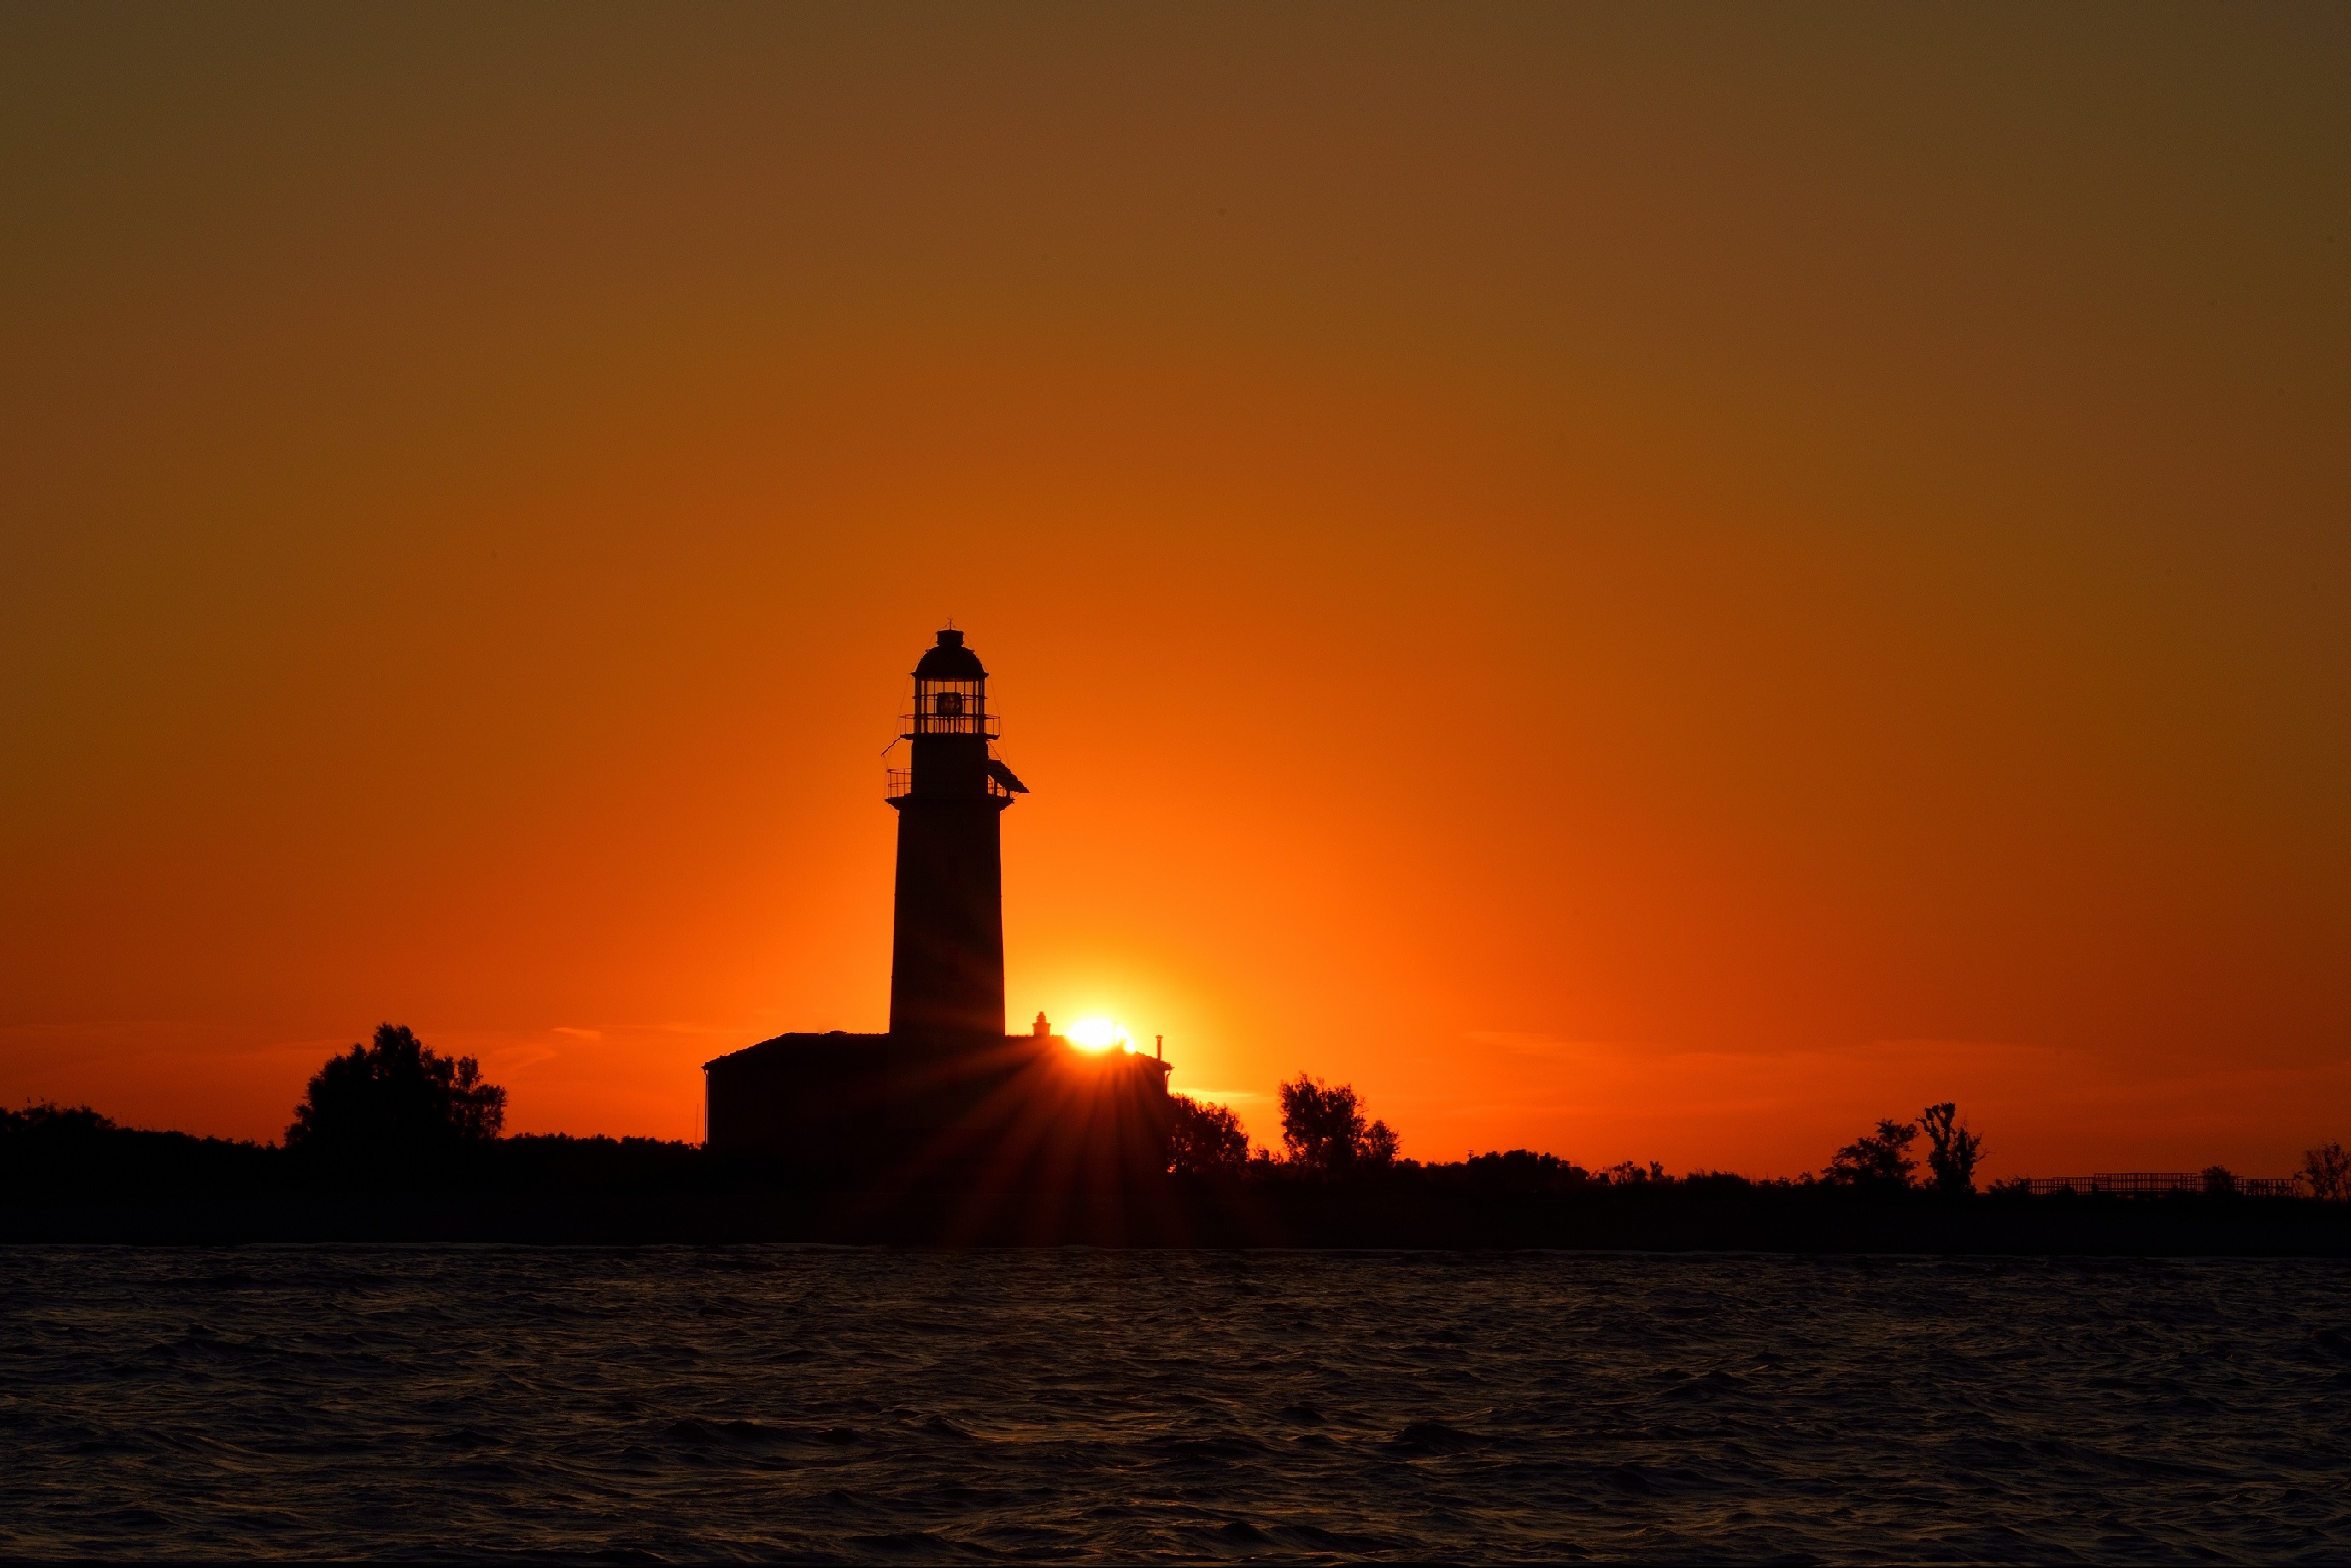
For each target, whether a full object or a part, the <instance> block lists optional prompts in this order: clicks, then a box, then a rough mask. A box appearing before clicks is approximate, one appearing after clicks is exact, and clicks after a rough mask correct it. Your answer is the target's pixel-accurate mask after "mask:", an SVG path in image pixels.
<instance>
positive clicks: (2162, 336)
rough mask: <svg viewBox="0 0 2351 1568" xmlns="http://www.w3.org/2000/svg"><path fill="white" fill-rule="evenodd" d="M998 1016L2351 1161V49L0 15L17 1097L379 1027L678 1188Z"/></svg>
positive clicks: (1709, 1099) (1179, 1048) (1536, 1106)
mask: <svg viewBox="0 0 2351 1568" xmlns="http://www.w3.org/2000/svg"><path fill="white" fill-rule="evenodd" d="M950 616H952V617H953V618H954V619H955V624H956V625H957V626H958V627H961V628H966V629H967V632H968V634H969V636H970V638H971V639H972V642H973V645H974V646H975V647H976V648H977V649H978V651H979V652H980V654H981V656H982V657H983V658H984V659H986V660H987V664H988V666H989V669H990V670H991V671H992V672H993V675H994V677H995V680H994V691H995V696H996V701H997V702H998V706H999V707H1000V708H1001V709H1002V711H1004V712H1005V713H1006V715H1007V720H1006V724H1005V739H1004V743H1003V753H1004V755H1005V756H1006V757H1007V759H1008V761H1010V762H1011V763H1012V765H1013V766H1014V767H1015V768H1017V769H1018V770H1019V773H1020V774H1021V775H1022V777H1023V778H1024V779H1025V780H1027V782H1028V783H1029V784H1030V785H1031V786H1032V787H1033V789H1034V791H1035V794H1034V795H1033V796H1032V797H1030V798H1029V799H1027V800H1025V801H1023V802H1022V803H1021V804H1020V805H1019V806H1018V808H1017V809H1015V810H1014V811H1013V812H1011V813H1010V814H1009V815H1008V817H1007V819H1006V829H1005V832H1006V856H1007V863H1008V867H1007V889H1006V902H1007V908H1006V923H1007V927H1008V944H1009V975H1008V981H1009V992H1010V1002H1011V1007H1012V1012H1013V1016H1014V1019H1015V1021H1016V1023H1017V1022H1019V1021H1022V1020H1025V1019H1027V1018H1028V1017H1029V1015H1030V1014H1031V1013H1033V1012H1036V1011H1037V1010H1039V1009H1040V1008H1041V1009H1044V1010H1046V1011H1048V1012H1050V1014H1051V1016H1052V1017H1053V1018H1054V1019H1055V1021H1056V1022H1057V1023H1066V1022H1070V1021H1072V1020H1074V1019H1076V1018H1078V1017H1080V1016H1083V1015H1085V1014H1089V1013H1113V1014H1115V1015H1116V1016H1117V1017H1119V1018H1120V1019H1122V1020H1123V1021H1125V1022H1126V1023H1128V1024H1129V1025H1130V1027H1132V1028H1133V1029H1134V1031H1135V1032H1136V1033H1138V1034H1140V1035H1141V1036H1143V1037H1144V1038H1146V1039H1147V1038H1148V1037H1149V1036H1150V1035H1152V1034H1154V1033H1162V1034H1164V1035H1165V1038H1166V1042H1167V1050H1168V1054H1169V1055H1170V1056H1171V1057H1173V1058H1174V1059H1175V1062H1176V1064H1177V1065H1176V1070H1175V1087H1176V1088H1178V1089H1180V1090H1186V1091H1189V1092H1192V1093H1196V1094H1202V1095H1206V1096H1211V1097H1215V1098H1219V1099H1224V1100H1227V1101H1228V1103H1230V1104H1232V1105H1233V1106H1235V1108H1236V1109H1238V1110H1239V1111H1240V1112H1241V1113H1242V1115H1243V1116H1244V1118H1245V1119H1246V1120H1247V1121H1248V1122H1249V1125H1250V1127H1252V1129H1253V1130H1254V1131H1255V1132H1256V1133H1257V1135H1258V1136H1259V1137H1260V1138H1268V1137H1276V1136H1278V1128H1277V1127H1275V1125H1274V1118H1273V1117H1272V1116H1270V1114H1269V1113H1270V1095H1271V1091H1272V1089H1273V1087H1274V1085H1275V1084H1276V1083H1277V1082H1278V1081H1279V1080H1280V1079H1281V1078H1282V1077H1284V1076H1287V1075H1291V1074H1294V1073H1296V1072H1297V1071H1299V1070H1301V1069H1308V1070H1311V1071H1314V1072H1316V1073H1319V1074H1321V1075H1324V1076H1325V1077H1328V1078H1331V1079H1333V1080H1347V1081H1351V1082H1353V1084H1354V1085H1356V1086H1357V1087H1358V1088H1359V1089H1360V1090H1362V1091H1363V1092H1364V1094H1365V1095H1366V1096H1368V1098H1369V1101H1370V1105H1371V1109H1372V1110H1373V1112H1374V1114H1376V1115H1380V1116H1384V1117H1386V1118H1387V1119H1388V1120H1390V1121H1391V1122H1393V1123H1395V1124H1396V1125H1397V1126H1398V1127H1400V1128H1401V1129H1402V1131H1403V1133H1404V1137H1405V1151H1406V1152H1407V1153H1410V1154H1414V1155H1418V1156H1421V1157H1424V1158H1456V1157H1458V1155H1459V1154H1460V1153H1461V1152H1463V1151H1464V1150H1465V1149H1466V1148H1468V1147H1478V1148H1486V1147H1510V1146H1514V1145H1528V1146H1531V1147H1543V1148H1551V1149H1554V1150H1557V1151H1559V1152H1561V1153H1562V1154H1566V1155H1569V1156H1571V1157H1573V1158H1577V1159H1580V1160H1582V1161H1584V1162H1585V1163H1587V1164H1609V1163H1613V1162H1614V1161H1616V1160H1619V1159H1623V1158H1637V1159H1642V1160H1646V1159H1650V1158H1656V1159H1659V1160H1662V1161H1664V1162H1665V1163H1666V1164H1667V1166H1668V1167H1669V1168H1674V1169H1683V1168H1692V1167H1719V1168H1732V1169H1739V1170H1744V1171H1747V1172H1749V1173H1750V1174H1756V1175H1783V1174H1792V1173H1794V1172H1796V1171H1798V1170H1801V1169H1803V1168H1817V1167H1818V1166H1820V1165H1821V1164H1823V1163H1824V1162H1825V1160H1826V1159H1827V1158H1828V1157H1829V1155H1830V1154H1831V1153H1832V1152H1833V1150H1834V1147H1835V1146H1836V1145H1837V1144H1839V1143H1842V1142H1844V1141H1846V1140H1848V1139H1849V1138H1850V1137H1852V1136H1853V1135H1854V1134H1855V1133H1857V1132H1858V1131H1860V1130H1862V1129H1863V1127H1865V1125H1866V1124H1867V1123H1868V1122H1869V1121H1870V1120H1872V1119H1874V1118H1875V1117H1876V1116H1881V1115H1897V1116H1914V1115H1916V1113H1917V1107H1918V1106H1920V1105H1921V1104H1923V1103H1925V1102H1926V1101H1928V1099H1930V1098H1931V1099H1938V1100H1939V1099H1944V1098H1951V1097H1956V1098H1957V1099H1958V1100H1959V1103H1960V1105H1961V1106H1962V1109H1963V1110H1964V1111H1965V1112H1966V1113H1967V1114H1968V1115H1969V1116H1970V1119H1971V1120H1972V1121H1973V1122H1974V1124H1975V1125H1976V1127H1978V1128H1979V1129H1980V1131H1982V1132H1983V1133H1984V1134H1985V1135H1986V1138H1987V1146H1988V1147H1987V1165H1988V1168H1989V1169H1990V1170H1991V1172H1992V1173H1993V1174H1996V1175H1997V1174H2010V1173H2014V1172H2018V1171H2032V1172H2035V1173H2039V1174H2043V1175H2053V1174H2069V1173H2074V1172H2081V1171H2087V1170H2091V1169H2115V1168H2138V1169H2149V1168H2152V1169H2168V1168H2196V1167H2200V1166H2202V1165H2205V1164H2208V1163H2210V1162H2211V1161H2214V1160H2220V1161H2224V1162H2227V1163H2229V1164H2231V1165H2232V1166H2234V1167H2235V1168H2239V1169H2241V1170H2244V1171H2249V1172H2252V1173H2256V1174H2282V1173H2283V1172H2284V1171H2285V1170H2286V1169H2288V1168H2291V1166H2292V1165H2293V1163H2294V1160H2295V1158H2296V1156H2297V1155H2298V1152H2299V1150H2300V1149H2301V1148H2303V1147H2304V1146H2306V1145H2307V1144H2309V1143H2311V1142H2313V1141H2314V1140H2315V1139H2317V1138H2319V1137H2326V1136H2333V1137H2351V11H2346V9H2345V8H2343V7H2341V6H2339V5H2312V6H2303V7H2296V6H2289V5H2272V6H2261V7H2221V6H2217V5H2215V6H2206V7H2167V6H2158V5H2130V6H2110V7H2099V6H2092V5H2078V6H2064V7H2049V6H2042V5H2019V6H2013V7H2007V8H2000V7H1993V6H1970V7H1964V8H1931V7H1915V6H1914V7H1876V6H1855V7H1851V8H1842V7H1839V8H1823V9H1804V8H1793V7H1775V8H1771V9H1769V10H1766V9H1762V8H1751V7H1734V6H1720V7H1707V8H1687V7H1667V6H1648V5H1644V6H1625V7H1606V6H1584V7H1562V6H1540V7H1526V8H1517V7H1499V8H1479V7H1471V6H1459V5H1444V6H1435V5H1432V6H1427V7H1421V8H1403V7H1382V6H1372V5H1346V6H1319V7H1318V6H1289V7H1280V8H1272V7H1260V6H1238V7H1229V8H1226V7H1216V6H1207V5H1186V6H1182V7H1175V6H1166V7H1143V6H1116V7H1098V6H1091V5H1071V6H1043V7H989V8H982V7H964V6H942V7H936V8H893V7H885V6H873V5H861V6H842V7H838V8H813V7H811V8H798V9H787V8H783V7H776V6H766V5H761V6H754V7H747V8H742V9H729V8H721V7H698V8H686V7H661V8H653V7H642V8H622V7H611V6H577V5H567V6H554V7H536V6H527V5H508V6H499V7H491V8H484V7H425V6H415V5H400V6H393V5H380V6H366V5H344V6H332V7H318V6H300V5H298V6H287V7H282V8H264V7H254V6H243V7H232V6H214V7H173V6H155V7H146V8H123V7H110V6H103V5H69V6H55V7H46V8H44V7H35V6H12V7H9V8H8V9H6V10H5V11H0V1098H5V1099H6V1100H7V1101H9V1102H11V1103H21V1102H22V1101H23V1100H24V1099H26V1097H27V1096H54V1097H57V1098H60V1099H65V1100H70V1101H76V1102H78V1101H85V1100H86V1101H89V1103H91V1104H93V1105H96V1106H99V1108H101V1109H103V1110H106V1111H109V1112H110V1113H111V1114H113V1115H114V1116H117V1117H118V1118H120V1119H123V1120H126V1121H131V1122H135V1123H140V1124H144V1125H152V1126H170V1127H183V1128H187V1129H189V1130H193V1131H200V1132H215V1133H223V1134H235V1135H238V1136H244V1137H274V1136H276V1135H277V1133H278V1132H279V1130H280V1129H282V1127H284V1125H285V1123H286V1122H287V1119H288V1116H289V1115H290V1111H291V1107H292V1106H293V1104H294V1102H295V1100H296V1099H297V1098H298V1096H299V1095H300V1092H301V1087H302V1083H303V1080H304V1078H305V1077H306V1076H307V1075H308V1073H309V1072H310V1071H312V1070H313V1069H314V1068H315V1066H316V1065H317V1063H318V1061H319V1059H320V1058H321V1057H322V1056H323V1055H324V1054H326V1053H327V1052H328V1051H329V1050H331V1049H334V1048H337V1047H339V1046H341V1045H344V1044H349V1043H350V1042H351V1041H353V1040H356V1039H358V1038H360V1037H361V1036H362V1035H363V1034H364V1033H366V1032H367V1031H368V1030H369V1029H370V1028H371V1027H372V1026H373V1025H374V1024H375V1023H377V1022H378V1021H380V1020H387V1019H388V1020H392V1021H396V1022H402V1023H409V1024H412V1025H413V1026H414V1027H415V1028H416V1029H417V1031H418V1032H419V1033H420V1034H422V1035H423V1037H424V1038H425V1040H426V1041H427V1042H428V1043H429V1044H434V1045H436V1046H440V1047H443V1048H446V1049H453V1050H459V1051H464V1052H468V1053H474V1054H478V1055H480V1056H481V1057H482V1058H483V1060H484V1063H485V1064H486V1067H487V1069H488V1070H489V1072H490V1075H492V1076H493V1077H494V1078H495V1079H496V1080H497V1081H499V1082H502V1083H504V1084H506V1085H508V1087H509V1088H510V1090H511V1093H512V1101H511V1119H510V1123H509V1125H510V1127H512V1128H513V1129H515V1130H521V1131H545V1130H567V1131H573V1132H582V1133H585V1132H593V1131H607V1132H613V1133H622V1132H630V1133H651V1134H659V1135H663V1136H669V1137H692V1136H695V1135H696V1134H697V1132H698V1127H699V1108H700V1074H699V1072H698V1071H697V1068H698V1065H699V1064H700V1063H701V1062H702V1061H704V1060H705V1059H706V1058H707V1057H709V1056H712V1055H716V1054H719V1053H721V1052H723V1051H726V1050H731V1049H734V1048H736V1047H738V1046H740V1045H744V1044H749V1043H751V1042H753V1041H755V1040H758V1039H759V1038H762V1037H764V1036H765V1035H767V1034H768V1033H774V1032H777V1031H778V1030H782V1029H786V1028H802V1029H823V1028H834V1027H840V1028H850V1029H877V1028H880V1027H881V1026H882V1024H883V1021H884V1017H885V1012H886V1006H887V977H888V976H887V971H888V961H889V945H888V929H889V919H890V857H891V853H892V834H893V818H892V815H891V813H890V812H889V811H888V809H887V808H886V807H884V806H883V804H882V800H881V795H882V788H881V784H882V780H881V771H882V766H883V763H882V761H881V757H880V753H881V751H882V749H883V745H884V744H885V743H886V742H888V741H889V739H890V737H891V734H892V732H893V716H894V715H895V714H896V713H897V712H898V711H899V709H900V706H901V701H902V698H903V695H904V691H905V687H906V672H907V671H908V670H910V669H911V668H912V665H913V661H914V658H915V656H916V655H917V654H918V653H919V651H920V650H921V649H922V648H923V647H924V646H925V644H926V643H927V642H928V641H929V640H930V639H931V636H932V633H933V632H934V631H935V628H937V627H939V626H940V625H941V624H943V623H944V621H945V620H946V618H948V617H950Z"/></svg>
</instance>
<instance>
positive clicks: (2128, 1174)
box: [2024, 1170, 2298, 1198]
mask: <svg viewBox="0 0 2351 1568" xmlns="http://www.w3.org/2000/svg"><path fill="white" fill-rule="evenodd" d="M2024 1185H2025V1188H2026V1189H2027V1190H2028V1191H2031V1192H2033V1193H2035V1194H2038V1195H2041V1196H2043V1197H2046V1196H2048V1195H2049V1194H2052V1193H2057V1192H2085V1193H2095V1192H2116V1193H2124V1194H2132V1193H2154V1192H2233V1193H2235V1194H2236V1195H2237V1196H2238V1197H2240V1198H2292V1197H2293V1196H2294V1194H2295V1192H2296V1191H2297V1190H2298V1189H2297V1187H2296V1186H2295V1184H2294V1182H2293V1181H2292V1180H2280V1179H2274V1178H2271V1177H2265V1176H2238V1175H2235V1174H2233V1173H2231V1172H2229V1171H2225V1170H2215V1171H2209V1172H2208V1171H2201V1170H2102V1171H2100V1172H2098V1173H2097V1174H2096V1175H2095V1176H2035V1177H2029V1178H2027V1179H2026V1180H2025V1184H2024Z"/></svg>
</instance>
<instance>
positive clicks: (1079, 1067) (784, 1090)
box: [703, 630, 1168, 1186]
mask: <svg viewBox="0 0 2351 1568" xmlns="http://www.w3.org/2000/svg"><path fill="white" fill-rule="evenodd" d="M997 733H998V721H997V718H996V715H995V714H994V713H992V712H991V711H989V709H988V705H987V670H986V669H985V668H984V667H983V666H982V665H981V664H980V661H979V658H978V656H977V654H975V653H973V652H972V650H971V649H968V648H967V647H966V646H964V639H963V633H961V632H960V631H955V630H947V631H942V632H940V633H939V636H938V642H937V644H936V645H935V647H933V648H931V649H927V650H925V653H924V654H923V657H922V659H921V661H920V662H918V663H917V664H916V665H915V666H914V704H913V711H911V712H909V713H907V714H905V715H904V717H903V719H902V721H901V723H900V737H901V739H903V740H904V742H906V745H907V759H906V765H905V766H904V767H902V768H892V769H890V770H888V772H887V774H886V780H887V787H886V790H885V794H886V797H887V799H888V801H889V804H890V805H891V807H892V809H893V810H894V811H895V812H896V813H897V814H898V871H897V903H896V916H895V920H894V925H893V933H892V938H891V946H890V1031H889V1033H886V1034H849V1033H841V1032H838V1031H835V1032H833V1033H825V1034H797V1033H795V1034H780V1035H778V1036H777V1037H776V1038H775V1039H773V1040H768V1041H763V1042H761V1043H760V1044H757V1045H754V1046H751V1047H750V1048H749V1049H747V1050H743V1051H737V1052H735V1053H734V1054H731V1055H726V1056H721V1057H718V1058H717V1059H716V1060H715V1061H711V1062H706V1063H705V1064H703V1070H704V1072H705V1075H706V1076H705V1085H704V1096H705V1099H704V1104H705V1127H706V1129H707V1131H706V1136H707V1137H708V1140H709V1143H710V1146H711V1147H713V1148H714V1149H718V1150H722V1151H728V1152H739V1153H759V1154H766V1155H770V1156H774V1157H778V1158H784V1159H787V1160H789V1161H792V1162H794V1163H797V1164H801V1165H805V1166H807V1167H808V1168H810V1169H811V1170H818V1171H824V1172H832V1173H839V1174H843V1175H848V1176H852V1177H856V1178H860V1179H889V1178H898V1177H903V1178H908V1179H924V1178H926V1177H938V1178H946V1179H955V1180H963V1181H983V1182H991V1183H1000V1184H1007V1185H1013V1186H1029V1185H1058V1184H1061V1183H1063V1182H1068V1181H1082V1182H1087V1183H1093V1182H1099V1181H1102V1180H1109V1179H1131V1178H1134V1177H1136V1176H1140V1175H1144V1174H1146V1173H1155V1172H1157V1171H1159V1170H1161V1169H1164V1168H1165V1164H1166V1151H1167V1128H1168V1100H1167V1073H1168V1067H1167V1064H1166V1063H1165V1062H1164V1061H1162V1060H1161V1059H1159V1057H1158V1055H1157V1054H1153V1055H1151V1056H1144V1055H1141V1054H1137V1053H1134V1052H1133V1051H1129V1050H1120V1049H1115V1048H1113V1049H1112V1050H1109V1051H1102V1052H1087V1051H1081V1050H1079V1049H1077V1048H1076V1047H1074V1046H1072V1045H1071V1044H1070V1043H1069V1042H1068V1041H1067V1040H1065V1039H1063V1038H1062V1037H1061V1036H1060V1035H1058V1034H1055V1033H1052V1032H1051V1030H1050V1027H1049V1026H1048V1025H1047V1023H1046V1021H1045V1017H1044V1015H1043V1014H1042V1013H1040V1014H1039V1015H1038V1017H1037V1022H1036V1024H1035V1025H1034V1027H1033V1028H1032V1029H1031V1030H1030V1031H1029V1033H1025V1034H1016V1035H1008V1034H1007V1033H1005V1029H1004V855H1003V815H1004V812H1005V810H1006V808H1007V807H1008V806H1010V805H1011V804H1012V801H1013V797H1014V796H1015V795H1018V794H1027V793H1028V786H1027V785H1025V784H1022V783H1021V782H1020V780H1019V778H1018V777H1016V776H1015V775H1014V774H1013V772H1012V770H1011V769H1010V768H1008V767H1007V766H1006V765H1005V764H1004V763H1003V762H1002V761H1001V760H1000V759H999V758H998V757H997V755H996V753H995V744H994V742H995V740H996V736H997Z"/></svg>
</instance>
